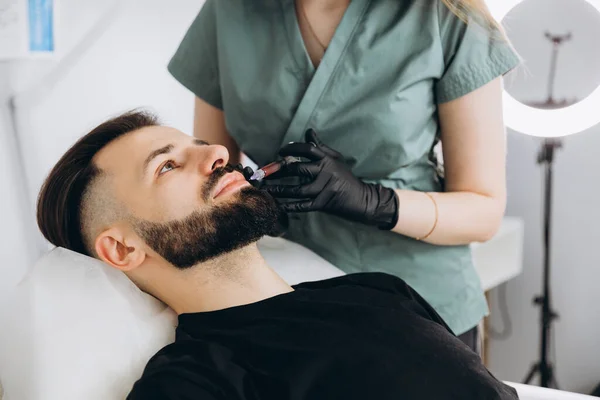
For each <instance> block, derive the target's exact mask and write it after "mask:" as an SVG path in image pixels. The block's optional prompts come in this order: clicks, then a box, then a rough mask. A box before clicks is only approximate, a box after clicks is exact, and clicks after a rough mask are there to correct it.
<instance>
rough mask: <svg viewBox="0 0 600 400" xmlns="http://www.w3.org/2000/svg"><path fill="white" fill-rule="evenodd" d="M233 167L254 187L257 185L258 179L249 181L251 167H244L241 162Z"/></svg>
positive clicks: (251, 171) (251, 172)
mask: <svg viewBox="0 0 600 400" xmlns="http://www.w3.org/2000/svg"><path fill="white" fill-rule="evenodd" d="M235 169H236V170H237V171H239V172H241V173H242V175H244V178H245V179H246V180H247V181H248V182H249V183H250V184H251V185H252V186H254V187H258V186H259V185H260V182H259V181H251V180H250V177H251V176H252V175H253V174H254V170H253V169H252V167H244V166H243V165H242V164H238V165H236V166H235Z"/></svg>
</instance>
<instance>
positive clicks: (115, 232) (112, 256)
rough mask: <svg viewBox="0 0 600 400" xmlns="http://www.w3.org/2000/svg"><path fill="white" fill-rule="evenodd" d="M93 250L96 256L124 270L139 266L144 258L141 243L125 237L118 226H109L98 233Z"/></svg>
mask: <svg viewBox="0 0 600 400" xmlns="http://www.w3.org/2000/svg"><path fill="white" fill-rule="evenodd" d="M95 250H96V254H98V258H100V259H101V260H102V261H104V262H105V263H107V264H109V265H111V266H113V267H115V268H117V269H119V270H121V271H124V272H125V271H131V270H133V269H135V268H137V267H139V266H140V265H141V264H142V263H143V262H144V260H145V259H146V251H145V250H144V248H143V245H142V243H141V242H140V241H139V240H138V239H137V238H132V237H129V236H127V237H126V236H125V235H124V233H123V232H122V231H121V230H120V229H118V228H109V229H107V230H105V231H104V232H102V233H101V234H100V235H98V237H97V238H96V241H95Z"/></svg>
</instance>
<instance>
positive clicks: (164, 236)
mask: <svg viewBox="0 0 600 400" xmlns="http://www.w3.org/2000/svg"><path fill="white" fill-rule="evenodd" d="M228 160H229V156H228V154H227V150H226V149H225V148H224V147H222V146H211V145H208V144H207V143H206V142H203V141H200V140H197V139H194V138H192V137H190V136H188V135H186V134H184V133H182V132H179V131H177V130H175V129H172V128H167V127H163V126H155V127H147V128H143V129H140V130H138V131H135V132H132V133H130V134H127V135H125V136H123V137H121V138H119V139H117V140H115V141H114V142H112V143H110V144H109V145H108V146H106V147H105V148H104V149H103V150H102V151H100V152H99V153H98V154H97V156H96V158H95V162H96V164H97V166H98V167H99V168H100V169H101V170H103V171H105V172H106V173H107V174H108V175H109V179H108V182H110V185H111V186H112V187H111V189H112V190H113V192H114V195H115V197H116V199H117V200H118V201H119V202H120V203H122V204H124V205H125V207H126V208H127V210H128V213H129V214H131V218H130V221H129V222H130V224H131V225H132V227H133V230H134V231H135V232H136V233H137V234H138V235H139V236H140V237H141V238H142V239H143V240H144V241H145V242H146V243H147V244H148V246H149V247H150V248H152V250H154V251H155V252H157V253H158V254H159V255H160V256H162V257H163V258H164V259H165V260H167V261H168V262H170V263H171V264H173V265H174V266H176V267H178V268H182V269H183V268H188V267H191V266H193V265H196V264H198V263H200V262H203V261H206V260H208V259H211V258H213V257H216V256H219V255H221V254H224V253H227V252H230V251H232V250H235V249H237V248H240V247H243V246H245V245H247V244H250V243H252V242H254V241H256V240H258V239H259V238H260V237H262V236H264V235H266V234H270V235H276V234H278V233H279V232H278V229H279V225H278V219H279V218H280V217H281V215H280V212H279V211H278V209H277V206H276V203H275V201H274V200H273V198H272V197H271V196H270V195H269V194H267V193H265V192H263V191H260V190H258V189H255V188H253V187H252V186H251V185H250V184H248V183H247V182H246V180H245V179H244V177H243V175H242V174H241V173H240V172H238V171H234V170H233V168H231V167H230V166H228V164H227V163H228Z"/></svg>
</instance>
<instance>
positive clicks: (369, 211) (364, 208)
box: [264, 129, 399, 230]
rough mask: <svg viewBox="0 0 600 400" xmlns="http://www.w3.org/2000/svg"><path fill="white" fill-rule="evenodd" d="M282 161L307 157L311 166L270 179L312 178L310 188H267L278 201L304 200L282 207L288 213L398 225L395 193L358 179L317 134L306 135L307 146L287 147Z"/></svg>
mask: <svg viewBox="0 0 600 400" xmlns="http://www.w3.org/2000/svg"><path fill="white" fill-rule="evenodd" d="M279 155H280V156H282V157H285V156H293V157H303V158H306V159H308V160H310V161H309V162H298V163H292V164H287V165H285V166H284V167H283V168H282V169H281V170H280V171H278V172H277V173H276V174H274V175H272V176H271V177H267V178H266V179H269V178H284V177H290V176H295V177H301V178H308V179H309V180H310V181H309V183H307V184H303V185H298V186H290V185H265V187H264V189H265V190H267V191H268V192H269V193H271V194H272V195H273V196H274V197H275V198H288V199H289V198H291V199H302V200H298V201H293V202H289V203H288V202H285V203H283V202H282V203H281V204H280V205H281V207H282V208H283V209H284V210H285V211H287V212H308V211H323V212H326V213H329V214H333V215H337V216H339V217H342V218H346V219H348V220H351V221H356V222H361V223H363V224H367V225H373V226H377V227H379V228H380V229H385V230H390V229H392V228H393V227H395V226H396V223H397V221H398V207H399V204H398V203H399V202H398V196H396V193H395V192H394V190H392V189H390V188H386V187H383V186H381V185H379V184H369V183H365V182H363V181H361V180H360V179H358V178H356V177H355V176H354V175H353V174H352V172H351V171H350V168H349V167H348V166H347V165H346V164H345V163H344V159H343V157H342V155H341V154H340V153H338V152H337V151H335V150H333V149H331V148H329V147H327V146H326V145H325V144H323V143H322V142H321V141H320V140H319V138H318V137H317V134H316V133H315V131H313V130H312V129H311V130H308V131H307V132H306V142H305V143H301V142H298V143H290V144H288V145H286V146H284V147H283V148H282V149H281V150H280V152H279Z"/></svg>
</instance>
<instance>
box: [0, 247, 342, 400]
mask: <svg viewBox="0 0 600 400" xmlns="http://www.w3.org/2000/svg"><path fill="white" fill-rule="evenodd" d="M259 249H260V251H261V253H262V254H263V256H264V257H265V259H266V260H267V262H268V263H269V265H271V267H273V268H274V269H275V270H276V271H277V272H279V273H280V275H281V276H282V277H283V278H284V279H285V280H286V281H287V282H288V283H290V284H295V283H299V282H302V281H312V280H320V279H327V278H331V277H334V276H339V275H343V272H342V271H340V270H338V269H337V268H335V267H333V266H332V265H331V264H329V263H328V262H326V261H325V260H323V259H322V258H321V257H319V256H317V255H316V254H314V253H313V252H311V251H310V250H308V249H306V248H304V247H302V246H299V245H297V244H295V243H292V242H289V241H287V240H284V239H280V238H270V237H266V238H264V239H262V240H261V241H260V242H259ZM7 297H9V298H10V302H9V303H5V304H4V305H5V306H6V305H10V307H4V309H3V311H4V312H3V313H2V314H3V315H2V318H1V319H0V326H2V327H3V328H2V329H0V381H1V382H2V385H3V386H4V399H3V400H55V399H56V400H71V399H73V400H80V399H86V400H96V399H97V400H109V399H111V400H112V399H124V398H125V397H126V395H127V394H128V393H129V391H130V390H131V387H132V385H133V383H134V382H135V381H136V380H137V379H139V377H140V376H141V374H142V372H143V369H144V367H145V366H146V363H147V362H148V360H149V359H150V357H152V356H153V355H154V354H155V353H156V352H157V351H158V350H160V349H161V348H162V347H164V346H166V345H167V344H169V343H171V342H172V341H173V340H174V333H175V329H174V328H175V326H176V323H177V319H176V315H175V314H174V312H173V311H172V310H171V309H170V308H168V307H166V306H165V305H164V304H162V303H161V302H159V301H158V300H156V299H154V298H153V297H151V296H149V295H147V294H145V293H143V292H142V291H140V290H139V289H138V288H137V287H136V286H135V285H134V284H133V283H132V282H131V281H130V280H129V279H128V278H127V277H126V276H125V274H123V273H121V272H120V271H118V270H116V269H114V268H112V267H110V266H108V265H106V264H104V263H103V262H101V261H98V260H96V259H93V258H90V257H87V256H84V255H81V254H78V253H75V252H72V251H69V250H66V249H63V248H55V249H53V250H52V251H50V252H49V253H47V254H46V255H45V256H43V257H42V258H41V259H40V260H39V261H38V262H37V263H36V264H35V266H34V267H33V269H32V270H30V271H29V272H28V274H27V275H26V277H25V279H24V280H23V281H22V282H21V283H20V284H19V285H18V287H16V288H15V290H14V293H12V294H11V295H10V296H7ZM2 308H3V304H0V309H2ZM6 327H8V329H7V328H6Z"/></svg>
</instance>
